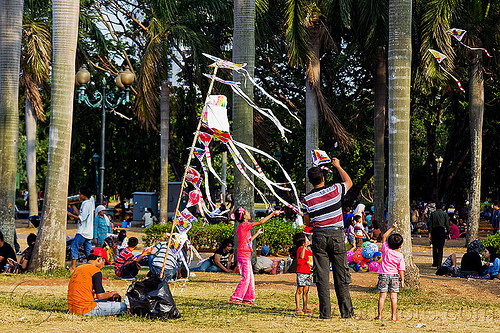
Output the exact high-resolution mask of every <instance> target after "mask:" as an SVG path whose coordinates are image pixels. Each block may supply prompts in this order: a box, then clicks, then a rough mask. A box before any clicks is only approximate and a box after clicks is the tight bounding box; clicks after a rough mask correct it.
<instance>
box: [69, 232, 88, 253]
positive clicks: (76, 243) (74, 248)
mask: <svg viewBox="0 0 500 333" xmlns="http://www.w3.org/2000/svg"><path fill="white" fill-rule="evenodd" d="M90 241H91V240H90V239H86V238H84V237H83V236H82V235H80V234H76V235H75V238H74V239H73V241H72V242H71V259H78V249H79V248H80V246H82V244H83V248H84V249H85V254H86V255H87V256H88V255H89V253H90V250H92V244H91V243H90Z"/></svg>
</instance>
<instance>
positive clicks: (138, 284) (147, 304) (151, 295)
mask: <svg viewBox="0 0 500 333" xmlns="http://www.w3.org/2000/svg"><path fill="white" fill-rule="evenodd" d="M127 297H128V299H129V302H130V313H131V314H134V315H138V316H143V317H146V318H151V319H155V318H164V319H178V318H180V317H181V313H180V312H179V310H178V309H177V307H176V305H175V302H174V299H173V297H172V293H171V292H170V288H169V287H168V283H167V282H166V281H162V280H161V279H160V278H158V277H156V276H154V277H150V278H148V279H146V280H143V281H134V282H132V284H131V285H130V287H129V288H128V290H127Z"/></svg>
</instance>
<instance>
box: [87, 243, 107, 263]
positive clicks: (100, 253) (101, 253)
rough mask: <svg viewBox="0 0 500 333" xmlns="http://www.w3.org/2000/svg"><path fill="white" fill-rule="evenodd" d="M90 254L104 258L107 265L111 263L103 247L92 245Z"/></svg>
mask: <svg viewBox="0 0 500 333" xmlns="http://www.w3.org/2000/svg"><path fill="white" fill-rule="evenodd" d="M90 254H93V255H95V256H98V257H101V258H104V260H106V262H107V263H108V265H111V263H110V262H109V260H108V252H107V251H106V250H105V249H103V248H102V247H94V248H93V249H92V250H90V253H89V255H90Z"/></svg>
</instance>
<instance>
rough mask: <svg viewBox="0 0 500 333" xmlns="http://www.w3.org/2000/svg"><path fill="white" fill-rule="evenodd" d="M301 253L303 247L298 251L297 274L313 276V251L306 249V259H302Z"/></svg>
mask: <svg viewBox="0 0 500 333" xmlns="http://www.w3.org/2000/svg"><path fill="white" fill-rule="evenodd" d="M301 252H302V246H301V247H299V248H298V249H297V273H303V274H311V268H312V263H313V259H312V256H313V253H312V252H311V250H309V249H308V248H306V251H305V253H304V258H300V253H301Z"/></svg>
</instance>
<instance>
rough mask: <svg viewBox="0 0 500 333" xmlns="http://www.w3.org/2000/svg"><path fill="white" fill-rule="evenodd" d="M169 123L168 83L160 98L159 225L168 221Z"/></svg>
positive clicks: (162, 85)
mask: <svg viewBox="0 0 500 333" xmlns="http://www.w3.org/2000/svg"><path fill="white" fill-rule="evenodd" d="M169 122H170V99H169V86H168V81H167V80H164V81H162V82H161V97H160V130H161V137H160V138H161V139H160V143H161V144H160V150H161V166H160V168H161V174H160V224H167V221H168V139H169V135H170V132H169Z"/></svg>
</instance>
